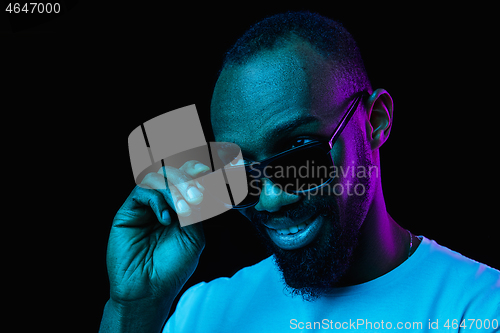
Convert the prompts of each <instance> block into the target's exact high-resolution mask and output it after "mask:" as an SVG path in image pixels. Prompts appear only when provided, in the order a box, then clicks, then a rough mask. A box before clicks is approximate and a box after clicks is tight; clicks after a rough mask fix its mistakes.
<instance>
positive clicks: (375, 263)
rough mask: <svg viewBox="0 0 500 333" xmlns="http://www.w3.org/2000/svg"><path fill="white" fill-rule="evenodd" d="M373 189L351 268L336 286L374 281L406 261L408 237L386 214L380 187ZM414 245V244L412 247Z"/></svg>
mask: <svg viewBox="0 0 500 333" xmlns="http://www.w3.org/2000/svg"><path fill="white" fill-rule="evenodd" d="M377 188H378V190H377V193H376V195H375V196H374V198H373V201H372V204H371V206H370V209H369V211H368V214H367V216H366V218H365V220H364V222H363V225H362V226H361V230H360V232H361V233H360V238H359V243H358V247H357V248H356V250H355V252H354V258H353V263H352V266H351V267H350V268H349V270H348V271H347V272H346V274H345V276H344V277H343V278H342V280H341V281H340V283H339V286H349V285H355V284H360V283H364V282H368V281H370V280H373V279H376V278H378V277H380V276H382V275H384V274H386V273H388V272H389V271H391V270H393V269H394V268H396V267H397V266H399V265H400V264H402V263H403V262H404V261H405V260H406V259H407V258H408V249H409V243H410V236H409V234H408V232H407V231H406V230H405V229H403V228H402V227H400V226H399V225H398V224H397V223H396V222H395V221H394V220H393V219H392V218H391V216H390V215H389V213H387V210H386V207H385V201H384V196H383V194H382V189H381V186H380V184H379V186H378V187H377ZM415 245H418V244H413V246H415Z"/></svg>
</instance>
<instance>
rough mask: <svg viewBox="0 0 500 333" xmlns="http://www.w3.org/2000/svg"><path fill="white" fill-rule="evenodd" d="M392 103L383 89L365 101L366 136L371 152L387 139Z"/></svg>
mask: <svg viewBox="0 0 500 333" xmlns="http://www.w3.org/2000/svg"><path fill="white" fill-rule="evenodd" d="M393 106H394V105H393V102H392V98H391V95H389V93H388V92H387V91H386V90H385V89H377V90H375V91H374V92H373V94H371V95H370V97H369V98H368V101H367V105H366V109H367V110H368V123H367V136H368V138H367V139H368V141H369V142H370V146H371V149H372V150H375V149H378V148H380V147H381V146H382V145H383V144H384V142H385V141H386V140H387V138H388V137H389V133H390V131H391V127H392V110H393Z"/></svg>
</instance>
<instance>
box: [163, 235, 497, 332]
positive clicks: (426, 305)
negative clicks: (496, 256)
mask: <svg viewBox="0 0 500 333" xmlns="http://www.w3.org/2000/svg"><path fill="white" fill-rule="evenodd" d="M420 238H421V239H422V242H421V244H420V246H419V247H418V248H417V250H416V251H415V252H414V253H413V255H412V256H411V257H410V258H409V259H408V260H406V261H405V262H404V263H402V264H401V265H400V266H398V267H396V268H395V269H393V270H392V271H390V272H389V273H387V274H385V275H383V276H381V277H379V278H377V279H374V280H372V281H369V282H366V283H362V284H359V285H354V286H350V287H342V288H336V289H335V290H333V291H332V293H331V295H329V296H324V297H321V298H320V299H318V300H316V301H314V302H307V301H303V300H302V298H301V297H300V296H296V297H290V296H288V295H286V294H285V293H284V292H283V286H284V285H283V282H282V280H281V275H280V273H279V271H278V270H277V268H276V266H275V263H274V261H273V259H272V257H269V258H267V259H265V260H263V261H261V262H260V263H258V264H256V265H254V266H250V267H246V268H244V269H242V270H240V271H239V272H237V273H236V274H235V275H234V276H233V277H231V278H218V279H215V280H213V281H211V282H209V283H205V282H201V283H199V284H197V285H195V286H193V287H191V288H190V289H188V290H187V291H186V292H185V293H184V295H182V297H181V299H180V300H179V303H178V305H177V308H176V310H175V312H174V314H173V315H172V317H171V318H170V319H169V320H168V322H167V324H166V325H165V328H164V331H163V332H186V333H195V332H202V333H206V332H217V333H223V332H228V333H235V332H236V333H239V332H259V333H261V332H311V331H341V332H345V331H357V332H382V331H383V330H388V329H391V330H394V331H401V332H403V331H407V332H408V331H410V332H499V331H500V271H498V270H496V269H493V268H491V267H489V266H487V265H485V264H481V263H478V262H476V261H474V260H472V259H469V258H466V257H464V256H462V255H461V254H459V253H457V252H455V251H452V250H450V249H448V248H446V247H443V246H441V245H439V244H437V243H436V242H435V241H432V240H429V239H427V238H425V237H420Z"/></svg>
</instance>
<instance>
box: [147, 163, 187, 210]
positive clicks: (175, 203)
mask: <svg viewBox="0 0 500 333" xmlns="http://www.w3.org/2000/svg"><path fill="white" fill-rule="evenodd" d="M165 180H166V179H165V177H164V176H163V175H160V174H159V173H154V172H151V173H148V174H147V175H146V177H144V179H143V180H142V182H141V184H144V185H147V186H149V187H151V188H153V189H155V191H158V192H159V193H161V194H162V195H163V197H164V199H165V201H166V202H167V204H168V206H170V207H171V208H172V209H173V210H174V211H175V212H176V213H177V214H178V215H180V216H189V215H190V214H191V209H190V208H189V205H188V203H187V202H186V201H185V199H184V197H183V195H182V194H181V193H180V191H179V190H178V188H177V187H176V186H175V185H173V184H171V183H170V182H166V181H165ZM167 183H168V184H167Z"/></svg>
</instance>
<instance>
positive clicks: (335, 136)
mask: <svg viewBox="0 0 500 333" xmlns="http://www.w3.org/2000/svg"><path fill="white" fill-rule="evenodd" d="M361 98H362V97H361V96H358V97H356V99H355V100H354V103H353V104H352V107H351V108H350V109H349V111H348V112H347V113H346V114H345V115H344V117H343V118H342V120H341V121H340V124H339V126H337V129H336V130H335V132H334V133H333V135H332V138H331V139H330V141H329V142H328V144H329V145H330V149H332V148H333V143H334V142H335V141H337V139H338V137H339V136H340V133H342V131H343V130H344V128H345V127H346V125H347V123H348V122H349V120H350V119H351V118H352V116H353V115H354V111H356V109H357V108H358V103H359V101H360V100H361Z"/></svg>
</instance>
